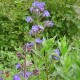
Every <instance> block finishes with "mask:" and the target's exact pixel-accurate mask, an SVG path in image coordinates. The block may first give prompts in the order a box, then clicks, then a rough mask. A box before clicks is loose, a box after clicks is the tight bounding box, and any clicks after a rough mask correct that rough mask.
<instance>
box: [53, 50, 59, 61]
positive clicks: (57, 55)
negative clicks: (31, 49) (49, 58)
mask: <svg viewBox="0 0 80 80" xmlns="http://www.w3.org/2000/svg"><path fill="white" fill-rule="evenodd" d="M54 53H55V54H56V56H54V59H56V60H58V59H59V56H60V51H59V49H55V50H54Z"/></svg>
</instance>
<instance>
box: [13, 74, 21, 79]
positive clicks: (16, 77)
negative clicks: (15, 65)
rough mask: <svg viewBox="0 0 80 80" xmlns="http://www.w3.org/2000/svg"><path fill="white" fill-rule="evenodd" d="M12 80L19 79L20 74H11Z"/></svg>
mask: <svg viewBox="0 0 80 80" xmlns="http://www.w3.org/2000/svg"><path fill="white" fill-rule="evenodd" d="M13 80H21V79H20V76H19V75H18V74H16V75H14V76H13Z"/></svg>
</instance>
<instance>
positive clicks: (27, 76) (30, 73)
mask: <svg viewBox="0 0 80 80" xmlns="http://www.w3.org/2000/svg"><path fill="white" fill-rule="evenodd" d="M20 74H21V75H22V76H23V77H24V72H22V71H21V72H20ZM31 75H33V73H32V72H28V71H26V78H29V77H30V76H31Z"/></svg>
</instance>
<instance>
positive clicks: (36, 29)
mask: <svg viewBox="0 0 80 80" xmlns="http://www.w3.org/2000/svg"><path fill="white" fill-rule="evenodd" d="M38 31H39V27H38V26H37V25H33V26H32V29H31V30H30V32H29V34H30V35H33V36H34V35H36V34H37V33H38Z"/></svg>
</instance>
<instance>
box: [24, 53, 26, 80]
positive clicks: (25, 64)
mask: <svg viewBox="0 0 80 80" xmlns="http://www.w3.org/2000/svg"><path fill="white" fill-rule="evenodd" d="M24 80H26V53H25V54H24Z"/></svg>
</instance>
